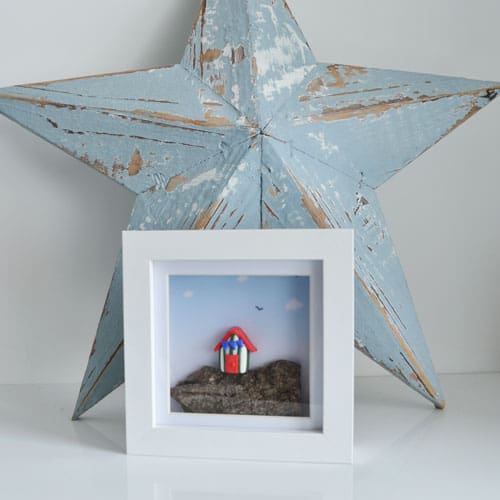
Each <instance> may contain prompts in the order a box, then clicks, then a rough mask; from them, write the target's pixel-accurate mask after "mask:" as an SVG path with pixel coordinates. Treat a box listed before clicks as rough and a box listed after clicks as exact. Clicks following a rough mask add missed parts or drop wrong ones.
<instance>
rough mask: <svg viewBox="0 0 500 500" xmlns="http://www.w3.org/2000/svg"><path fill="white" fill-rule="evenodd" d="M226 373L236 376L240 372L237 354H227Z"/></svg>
mask: <svg viewBox="0 0 500 500" xmlns="http://www.w3.org/2000/svg"><path fill="white" fill-rule="evenodd" d="M225 362H226V373H231V374H233V375H236V374H238V373H239V372H240V369H239V356H238V355H237V354H226V359H225Z"/></svg>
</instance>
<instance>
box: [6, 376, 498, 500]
mask: <svg viewBox="0 0 500 500" xmlns="http://www.w3.org/2000/svg"><path fill="white" fill-rule="evenodd" d="M442 383H443V386H444V389H445V392H446V394H447V399H448V405H449V406H448V409H447V410H446V411H444V412H439V411H435V410H433V409H432V407H431V406H429V405H428V404H427V403H426V402H425V401H423V400H421V399H420V398H419V397H418V396H416V395H414V394H413V393H412V392H410V391H409V390H407V389H406V388H405V387H404V386H403V385H402V384H400V383H399V382H398V381H396V380H394V379H392V378H389V377H384V378H362V379H358V380H357V382H356V423H355V465H354V467H345V466H344V467H325V466H315V465H290V464H267V463H246V462H245V463H243V462H240V463H228V462H214V461H210V462H206V461H196V460H190V461H187V460H184V461H182V460H171V459H157V458H147V457H127V456H126V455H125V453H124V444H125V424H124V402H123V391H121V390H118V391H116V392H115V393H114V394H112V395H111V396H110V397H109V398H107V400H105V401H104V402H103V403H102V404H101V405H99V406H98V407H97V408H95V409H94V410H92V411H91V412H89V414H88V415H87V416H86V417H85V418H84V419H82V420H81V421H80V422H71V421H70V415H71V412H72V409H73V404H74V399H75V395H76V392H77V388H76V386H73V385H37V386H34V385H16V386H0V498H2V499H4V498H5V499H8V500H25V499H26V500H28V499H29V500H32V499H50V500H59V499H61V500H62V499H64V500H80V499H82V500H83V499H85V500H90V499H92V500H100V499H106V500H115V499H127V500H136V499H137V500H139V499H140V500H215V499H217V500H225V499H228V500H229V499H235V498H236V499H244V500H250V499H259V500H271V499H279V500H299V499H308V500H309V499H310V500H323V499H335V500H337V499H338V500H350V499H356V500H368V499H369V500H378V499H384V500H391V499H393V498H394V499H398V500H399V499H404V500H413V499H415V500H416V499H419V500H421V499H423V498H424V499H426V500H433V499H440V500H441V499H448V498H450V499H453V500H461V499H464V500H465V499H467V500H471V499H474V500H482V499H488V500H491V499H494V498H497V497H498V491H499V489H500V374H489V375H488V374H484V375H448V376H443V377H442Z"/></svg>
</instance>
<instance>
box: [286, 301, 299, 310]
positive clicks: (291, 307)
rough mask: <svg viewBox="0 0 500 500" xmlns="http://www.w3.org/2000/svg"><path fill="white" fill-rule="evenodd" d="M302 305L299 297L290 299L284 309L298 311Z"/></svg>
mask: <svg viewBox="0 0 500 500" xmlns="http://www.w3.org/2000/svg"><path fill="white" fill-rule="evenodd" d="M303 307H304V304H303V303H302V302H301V301H300V300H299V299H292V300H291V301H290V302H288V304H287V305H286V306H285V309H286V310H287V311H298V310H299V309H302V308H303Z"/></svg>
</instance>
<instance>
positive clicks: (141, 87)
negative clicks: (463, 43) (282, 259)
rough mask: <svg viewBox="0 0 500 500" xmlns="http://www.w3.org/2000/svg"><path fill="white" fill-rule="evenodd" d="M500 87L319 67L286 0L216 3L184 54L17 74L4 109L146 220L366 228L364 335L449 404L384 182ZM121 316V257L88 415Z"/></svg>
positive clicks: (359, 290)
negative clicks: (29, 78)
mask: <svg viewBox="0 0 500 500" xmlns="http://www.w3.org/2000/svg"><path fill="white" fill-rule="evenodd" d="M499 88H500V85H499V84H496V83H492V82H481V81H474V80H466V79H461V78H447V77H442V76H435V75H425V74H415V73H406V72H399V71H389V70H378V69H369V68H360V67H355V66H345V65H327V64H318V63H316V60H315V58H314V56H313V54H312V51H311V49H310V47H309V45H308V44H307V41H306V40H305V39H304V36H303V34H302V32H301V31H300V28H299V27H298V25H297V23H296V21H295V19H294V18H293V16H292V15H291V13H290V11H289V9H288V6H287V5H286V3H285V2H284V1H283V0H204V1H202V3H201V7H200V11H199V14H198V17H197V19H196V20H195V24H194V29H193V33H192V36H191V39H190V42H189V44H188V47H187V48H186V52H185V54H184V57H183V60H182V62H181V64H180V65H177V66H172V67H168V68H154V69H149V70H142V71H131V72H126V73H121V74H111V75H101V76H95V77H87V78H80V79H73V80H65V81H58V82H42V83H38V84H32V85H20V86H15V87H10V88H7V89H3V90H0V113H2V114H4V115H6V116H7V117H9V118H11V119H12V120H14V121H16V122H18V123H19V124H20V125H22V126H24V127H26V128H28V129H30V130H31V131H33V132H34V133H35V134H37V135H39V136H41V137H42V138H44V139H45V140H47V141H48V142H50V143H52V144H54V145H56V146H57V147H59V148H61V149H63V150H64V151H66V152H67V153H68V154H70V155H72V156H74V157H76V158H79V159H80V160H82V161H83V162H84V163H86V164H88V165H90V166H91V167H93V168H95V169H97V170H99V171H100V172H101V173H103V174H104V175H106V176H108V177H110V178H112V179H113V180H115V181H116V182H118V183H120V184H122V185H123V186H125V187H126V188H127V189H129V190H131V191H133V192H134V193H136V194H137V200H136V203H135V206H134V209H133V212H132V215H131V220H130V225H129V228H130V229H133V230H168V229H246V228H252V229H253V228H282V229H284V228H318V227H319V228H328V227H339V228H354V229H355V230H356V231H355V251H356V257H355V263H356V278H357V280H356V346H357V347H358V348H359V349H360V350H361V351H363V352H364V353H365V354H367V355H368V356H369V357H371V358H372V359H373V360H374V361H376V362H377V363H379V364H380V365H381V366H383V367H384V368H386V369H387V370H389V371H390V372H392V373H393V374H394V375H396V376H397V377H398V378H400V379H401V380H402V381H403V382H405V383H406V384H408V385H409V386H411V387H412V388H413V389H415V390H416V391H418V392H419V393H421V394H422V395H423V396H424V397H426V398H427V399H429V400H430V401H432V402H433V403H434V404H435V405H436V406H438V407H443V406H444V396H443V394H442V391H441V388H440V386H439V381H438V379H437V376H436V374H435V371H434V368H433V366H432V361H431V358H430V355H429V352H428V349H427V346H426V343H425V339H424V337H423V334H422V331H421V328H420V325H419V322H418V319H417V315H416V312H415V308H414V305H413V302H412V298H411V295H410V292H409V290H408V286H407V284H406V280H405V277H404V273H403V271H402V268H401V264H400V262H399V259H398V257H397V254H396V252H395V249H394V245H393V243H392V240H391V238H390V236H389V234H388V231H387V228H386V224H385V221H384V217H383V214H382V212H381V209H380V205H379V203H378V200H377V196H376V192H375V189H376V188H377V187H378V186H380V185H381V184H383V183H384V182H385V181H387V180H388V179H389V178H390V177H392V175H394V174H395V173H397V172H398V171H399V170H401V169H402V168H404V167H405V166H406V165H408V164H409V163H410V162H411V161H413V160H414V159H415V158H416V157H417V156H419V155H420V154H422V153H423V152H424V151H426V150H427V149H428V148H430V147H431V146H432V145H433V144H435V143H436V142H437V141H439V140H440V139H441V138H443V137H444V136H445V135H447V134H448V133H449V132H451V131H452V130H454V129H455V128H456V127H457V126H459V125H460V124H461V123H463V122H464V121H465V120H467V119H468V118H470V117H471V116H472V115H474V114H475V113H476V112H477V111H479V110H480V109H481V108H482V107H484V106H485V105H486V104H488V103H489V102H490V101H491V100H492V99H493V98H494V97H495V96H496V92H497V90H498V89H499ZM305 244H307V242H305ZM122 313H123V303H122V272H121V259H119V260H118V262H117V266H116V270H115V275H114V277H113V281H112V284H111V287H110V290H109V294H108V298H107V300H106V304H105V307H104V311H103V315H102V318H101V321H100V324H99V328H98V332H97V336H96V341H95V344H94V347H93V349H92V353H91V356H90V360H89V364H88V367H87V371H86V374H85V377H84V379H83V382H82V388H81V391H80V396H79V399H78V402H77V405H76V409H75V414H74V418H78V417H79V416H80V415H82V414H83V413H84V412H85V411H87V410H88V409H89V408H90V407H92V406H93V405H94V404H96V403H97V402H99V401H100V400H101V399H102V398H103V397H105V396H106V395H107V394H108V393H109V392H111V391H112V390H113V389H114V388H116V387H117V386H118V385H120V384H121V383H122V382H123V318H122Z"/></svg>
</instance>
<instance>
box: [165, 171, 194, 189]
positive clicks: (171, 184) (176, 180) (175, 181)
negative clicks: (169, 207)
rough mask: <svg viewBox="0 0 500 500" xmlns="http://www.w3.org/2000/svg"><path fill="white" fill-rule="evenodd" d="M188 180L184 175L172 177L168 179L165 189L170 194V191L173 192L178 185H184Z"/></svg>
mask: <svg viewBox="0 0 500 500" xmlns="http://www.w3.org/2000/svg"><path fill="white" fill-rule="evenodd" d="M188 180H189V179H188V178H187V177H186V176H184V175H175V176H174V177H170V179H169V180H168V182H167V186H166V188H165V189H166V190H167V192H168V193H171V192H172V191H175V190H176V189H177V187H178V186H179V185H181V184H184V183H185V182H187V181H188Z"/></svg>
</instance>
